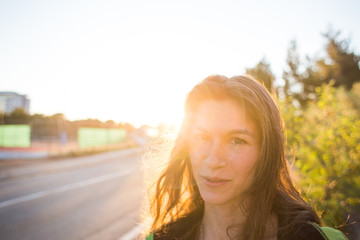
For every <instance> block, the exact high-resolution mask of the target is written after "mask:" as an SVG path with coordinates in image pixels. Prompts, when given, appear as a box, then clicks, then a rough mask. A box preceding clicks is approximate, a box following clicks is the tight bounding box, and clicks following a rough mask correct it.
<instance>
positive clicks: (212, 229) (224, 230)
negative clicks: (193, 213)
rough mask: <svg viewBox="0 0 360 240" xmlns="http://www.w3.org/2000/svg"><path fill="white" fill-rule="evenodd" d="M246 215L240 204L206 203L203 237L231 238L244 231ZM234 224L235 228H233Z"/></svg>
mask: <svg viewBox="0 0 360 240" xmlns="http://www.w3.org/2000/svg"><path fill="white" fill-rule="evenodd" d="M245 220H246V216H245V214H244V213H243V210H242V208H241V207H240V206H228V205H220V206H219V205H210V204H206V203H205V209H204V216H203V219H202V223H201V226H200V231H201V232H200V235H201V240H202V239H207V240H208V239H209V240H214V239H229V236H228V233H229V235H230V236H235V235H237V234H238V233H239V232H242V225H243V224H244V222H245ZM232 226H234V228H231V227H232Z"/></svg>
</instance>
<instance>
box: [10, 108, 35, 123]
mask: <svg viewBox="0 0 360 240" xmlns="http://www.w3.org/2000/svg"><path fill="white" fill-rule="evenodd" d="M29 120H30V115H29V114H28V113H27V112H25V110H24V109H23V108H16V109H15V110H14V111H12V112H11V113H10V114H8V115H6V114H5V123H6V124H27V123H29Z"/></svg>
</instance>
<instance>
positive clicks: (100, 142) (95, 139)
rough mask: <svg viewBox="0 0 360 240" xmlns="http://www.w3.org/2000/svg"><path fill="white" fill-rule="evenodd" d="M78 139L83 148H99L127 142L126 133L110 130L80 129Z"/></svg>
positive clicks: (121, 130) (120, 130)
mask: <svg viewBox="0 0 360 240" xmlns="http://www.w3.org/2000/svg"><path fill="white" fill-rule="evenodd" d="M77 139H78V145H79V147H81V148H87V147H99V146H105V145H109V144H115V143H121V142H123V141H125V139H126V131H125V130H123V129H108V128H79V129H78V138H77Z"/></svg>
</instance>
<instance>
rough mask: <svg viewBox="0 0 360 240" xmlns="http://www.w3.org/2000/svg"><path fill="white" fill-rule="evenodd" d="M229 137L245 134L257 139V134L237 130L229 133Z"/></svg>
mask: <svg viewBox="0 0 360 240" xmlns="http://www.w3.org/2000/svg"><path fill="white" fill-rule="evenodd" d="M228 134H229V135H232V134H244V135H248V136H250V137H253V138H256V136H255V134H253V133H252V132H249V131H248V130H246V129H236V130H231V131H229V132H228Z"/></svg>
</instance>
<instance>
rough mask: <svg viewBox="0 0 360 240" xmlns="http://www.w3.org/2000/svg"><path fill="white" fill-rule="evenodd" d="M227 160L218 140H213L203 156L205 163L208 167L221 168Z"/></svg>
mask: <svg viewBox="0 0 360 240" xmlns="http://www.w3.org/2000/svg"><path fill="white" fill-rule="evenodd" d="M227 163H228V161H227V159H226V157H225V154H224V147H223V145H222V143H221V142H220V141H215V140H214V141H213V142H212V144H211V147H210V149H209V152H208V154H207V156H206V158H205V164H206V165H207V166H208V167H209V168H213V169H215V168H222V167H225V166H226V165H227Z"/></svg>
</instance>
